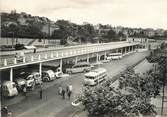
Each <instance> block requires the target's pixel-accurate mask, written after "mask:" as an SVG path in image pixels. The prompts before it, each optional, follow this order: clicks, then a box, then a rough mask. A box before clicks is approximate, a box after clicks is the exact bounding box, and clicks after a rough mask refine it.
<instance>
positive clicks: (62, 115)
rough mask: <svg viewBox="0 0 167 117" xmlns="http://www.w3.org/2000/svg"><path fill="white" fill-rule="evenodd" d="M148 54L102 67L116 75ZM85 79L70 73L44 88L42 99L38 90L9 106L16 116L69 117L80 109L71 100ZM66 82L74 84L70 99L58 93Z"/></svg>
mask: <svg viewBox="0 0 167 117" xmlns="http://www.w3.org/2000/svg"><path fill="white" fill-rule="evenodd" d="M146 55H148V52H141V53H134V54H131V55H127V56H125V57H124V58H123V59H122V60H115V61H112V62H110V63H105V64H103V65H101V66H100V67H105V68H106V69H107V70H108V74H109V75H111V74H112V76H114V75H116V74H118V73H120V72H121V71H123V70H125V69H126V67H128V66H130V65H133V64H135V63H136V62H138V61H139V60H141V59H142V58H144V57H145V56H146ZM83 79H84V74H83V73H79V74H74V75H70V76H69V78H67V80H65V81H63V82H61V83H59V84H55V85H54V86H52V87H49V88H47V89H46V90H44V92H43V94H44V96H43V99H42V100H40V99H39V94H38V92H34V93H32V94H31V95H30V96H29V97H27V98H26V99H24V100H23V101H21V102H20V103H17V104H14V105H12V106H9V108H10V109H11V110H12V111H13V113H14V117H68V116H70V114H72V113H73V112H75V111H76V110H77V109H78V108H77V107H73V106H72V105H71V101H72V100H73V99H74V98H75V97H76V96H77V95H79V93H80V92H81V91H82V82H83ZM55 82H56V81H55ZM65 84H72V85H73V89H74V90H73V95H72V99H70V100H69V99H65V100H63V99H62V97H61V96H60V95H58V94H57V92H58V87H59V86H60V85H63V86H64V85H65Z"/></svg>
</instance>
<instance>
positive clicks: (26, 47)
mask: <svg viewBox="0 0 167 117" xmlns="http://www.w3.org/2000/svg"><path fill="white" fill-rule="evenodd" d="M24 48H25V49H35V48H36V47H35V46H24Z"/></svg>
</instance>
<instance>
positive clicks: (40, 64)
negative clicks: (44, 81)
mask: <svg viewBox="0 0 167 117" xmlns="http://www.w3.org/2000/svg"><path fill="white" fill-rule="evenodd" d="M39 74H40V76H42V63H39Z"/></svg>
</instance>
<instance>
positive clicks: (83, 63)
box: [75, 62, 90, 65]
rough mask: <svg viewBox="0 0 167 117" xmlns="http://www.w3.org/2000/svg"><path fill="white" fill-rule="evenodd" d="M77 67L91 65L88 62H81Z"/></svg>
mask: <svg viewBox="0 0 167 117" xmlns="http://www.w3.org/2000/svg"><path fill="white" fill-rule="evenodd" d="M75 65H90V63H87V62H80V63H76V64H75Z"/></svg>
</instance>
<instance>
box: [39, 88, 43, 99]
mask: <svg viewBox="0 0 167 117" xmlns="http://www.w3.org/2000/svg"><path fill="white" fill-rule="evenodd" d="M39 96H40V99H42V96H43V90H42V87H41V88H40V91H39Z"/></svg>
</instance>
